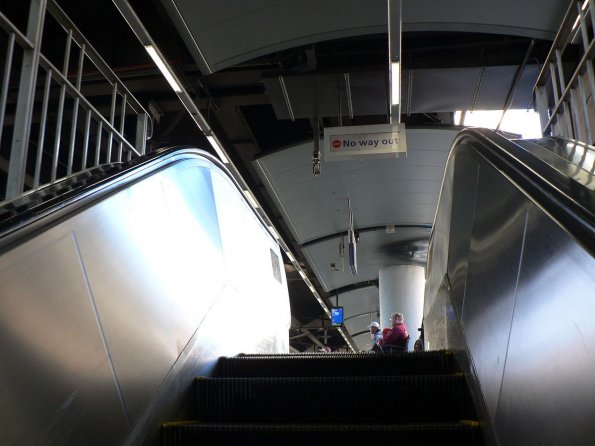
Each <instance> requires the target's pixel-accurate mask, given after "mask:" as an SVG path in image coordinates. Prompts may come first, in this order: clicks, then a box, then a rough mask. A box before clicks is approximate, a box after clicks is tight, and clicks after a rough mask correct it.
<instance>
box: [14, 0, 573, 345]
mask: <svg viewBox="0 0 595 446" xmlns="http://www.w3.org/2000/svg"><path fill="white" fill-rule="evenodd" d="M57 2H58V4H59V5H60V6H61V7H62V8H63V9H64V10H65V11H66V13H67V14H68V15H69V16H70V17H71V19H72V20H73V21H74V22H75V23H76V24H77V26H78V27H79V28H80V29H81V31H82V32H83V33H84V34H85V35H86V36H87V38H88V40H89V41H90V42H91V43H92V44H93V45H94V46H95V47H96V49H97V50H98V51H99V53H100V54H101V55H102V56H103V57H104V58H105V59H106V61H107V62H108V64H109V65H110V66H111V67H112V69H113V70H114V71H115V72H116V73H117V74H118V75H119V76H120V77H121V78H122V80H123V81H124V82H125V84H126V85H127V87H128V88H129V90H130V91H132V92H133V93H134V94H135V95H136V96H137V98H138V99H139V100H140V101H141V102H142V103H143V104H144V105H145V106H146V108H148V109H149V110H150V111H151V112H152V114H153V118H154V126H153V127H154V128H153V138H152V140H151V145H152V147H153V148H157V147H161V146H167V145H180V144H182V145H193V146H198V147H201V148H208V147H209V145H208V144H207V143H206V140H205V138H204V137H203V135H202V134H201V132H200V130H199V129H198V128H197V127H196V125H195V124H194V122H193V121H192V119H190V117H189V116H188V113H187V112H186V110H185V109H184V107H183V106H182V104H181V103H180V101H179V100H178V98H177V96H176V95H175V94H174V93H173V92H172V91H171V89H170V88H169V86H168V85H167V83H166V82H165V80H164V79H163V78H162V77H161V75H160V73H159V72H158V70H157V69H156V68H155V66H154V65H153V63H152V62H151V60H150V59H149V57H148V56H147V54H146V53H145V51H144V49H143V47H142V45H140V43H139V42H138V40H137V39H136V37H135V36H134V34H133V33H132V32H131V30H130V28H129V26H128V24H127V23H126V22H125V21H124V20H123V19H122V17H121V15H120V13H119V12H118V10H117V8H116V7H115V6H114V4H113V3H112V1H110V0H97V1H94V2H93V3H88V2H80V1H78V0H57ZM129 2H130V4H131V5H132V7H133V8H134V9H135V11H136V12H137V14H138V15H139V17H140V19H141V21H142V22H143V24H144V25H145V27H146V28H147V30H148V31H149V33H150V34H151V36H152V37H153V39H154V40H155V41H156V43H157V44H158V46H159V48H160V49H161V51H162V53H163V54H164V55H165V56H166V58H167V59H168V61H169V62H170V64H171V65H172V66H173V67H174V69H175V70H176V73H177V74H178V76H179V77H180V78H181V79H182V80H183V82H184V84H185V85H184V87H185V89H186V90H187V91H189V92H190V93H191V96H192V97H193V99H194V101H195V102H196V104H197V105H198V107H199V108H200V109H201V111H202V112H203V114H204V116H205V118H206V119H207V121H208V122H209V125H210V126H211V127H212V128H213V129H214V130H215V132H216V133H217V135H218V137H219V138H220V140H221V141H222V143H223V145H224V147H225V149H226V151H227V152H228V154H229V156H230V158H231V160H232V161H233V163H234V164H235V165H236V167H237V169H238V170H239V172H240V173H241V174H242V176H243V177H244V178H245V180H246V182H247V183H248V184H249V185H250V187H251V189H252V191H253V192H254V194H255V196H256V197H257V198H258V199H259V201H260V202H261V204H262V205H263V207H264V208H265V210H266V212H267V214H268V215H269V217H270V219H271V221H273V222H274V224H275V226H276V228H277V230H278V231H279V232H280V233H281V235H282V237H283V239H284V240H285V242H286V243H287V245H288V246H290V247H291V248H292V250H293V252H294V254H295V255H296V257H297V258H298V261H299V262H300V265H302V267H303V268H304V271H305V272H306V273H307V275H308V277H309V278H310V280H311V281H312V283H313V284H314V286H315V287H316V289H317V291H318V292H319V293H320V295H321V296H322V297H323V300H325V302H326V303H327V304H328V305H334V304H336V303H337V296H338V299H339V304H340V305H342V306H344V307H345V311H346V315H345V316H346V318H347V321H346V328H347V331H348V333H349V336H350V338H351V339H352V340H353V341H354V342H355V344H356V345H358V347H359V348H363V349H366V348H368V346H369V336H368V335H367V334H366V333H365V331H366V325H367V324H368V323H369V322H370V320H372V319H373V318H376V317H377V313H378V288H377V286H378V270H379V269H380V268H381V267H383V266H387V265H394V264H400V263H420V264H423V263H425V255H426V250H427V242H428V238H429V235H430V232H431V225H432V222H433V218H434V212H435V207H436V203H437V199H438V194H439V189H440V184H441V180H442V174H443V168H444V164H445V162H446V158H447V156H448V150H449V148H450V143H451V142H452V140H453V138H454V136H455V134H456V132H457V130H458V128H457V127H456V126H453V113H452V112H453V111H454V110H459V109H463V110H464V109H502V107H503V106H504V103H505V101H506V98H507V97H508V96H509V94H510V93H511V91H512V93H513V96H512V106H513V108H527V107H531V105H532V93H531V92H532V87H533V83H534V82H535V80H536V77H537V74H538V72H539V70H540V68H541V66H540V63H542V62H543V60H544V59H545V57H546V55H547V52H548V50H549V45H550V44H551V42H550V40H551V39H553V38H554V36H555V33H556V30H557V28H558V25H559V23H560V22H561V20H562V17H563V15H564V12H565V10H566V2H562V1H560V0H522V1H521V0H499V1H487V0H452V1H449V2H444V1H443V0H416V1H405V2H403V3H404V4H403V32H404V33H403V38H402V68H403V72H402V89H401V92H402V94H401V99H402V113H403V115H402V122H404V123H405V124H406V126H407V142H408V154H407V157H404V158H397V159H391V160H371V161H348V162H325V161H324V160H323V164H322V172H321V175H319V176H317V177H314V176H313V175H312V153H313V151H314V149H315V146H314V140H315V139H316V137H315V135H316V132H317V131H318V127H319V126H320V127H322V128H324V127H329V126H341V125H342V126H351V125H367V124H382V123H386V122H388V115H387V114H388V109H389V104H388V99H387V98H388V79H387V62H388V55H387V48H388V43H387V42H388V40H387V19H386V17H387V12H386V7H387V6H386V0H372V1H365V2H364V1H361V0H326V1H325V2H320V1H316V0H302V1H299V2H298V1H295V0H293V1H290V0H253V1H249V2H247V1H243V0H242V1H240V0H226V1H215V0H201V1H196V0H134V1H133V0H129ZM10 3H11V2H8V3H7V6H6V7H7V8H8V9H10V6H11V5H10ZM17 3H18V2H17ZM83 3H84V4H83ZM445 5H448V6H447V7H446V6H445ZM12 6H13V7H14V5H12ZM3 10H4V7H3ZM48 26H49V25H48ZM532 39H535V45H534V46H533V47H532V49H531V52H530V54H527V51H528V49H529V48H530V43H531V40H532ZM44 45H45V46H46V47H47V51H48V52H50V53H51V52H52V45H51V44H50V42H48V41H44ZM571 56H572V54H571V53H569V57H571ZM55 58H56V60H57V62H56V64H57V66H60V65H59V58H60V55H59V54H58V53H56V54H55ZM526 58H527V60H528V63H527V66H526V67H525V69H524V70H523V71H522V73H520V76H519V77H518V82H516V83H515V82H514V79H515V76H516V74H517V71H519V67H520V66H521V64H522V62H523V60H524V59H526ZM346 74H347V78H349V83H347V82H346ZM280 76H282V79H283V81H284V83H285V86H286V88H287V96H288V100H289V103H290V104H291V107H292V111H293V120H292V118H291V116H290V113H289V111H288V106H287V99H286V98H285V97H284V93H283V91H282V88H281V83H280V81H279V77H280ZM83 82H84V84H85V88H86V90H87V91H89V92H92V94H93V96H94V101H95V103H96V104H97V106H98V107H99V108H101V107H108V106H109V100H110V93H111V92H110V91H109V89H106V88H105V87H103V86H101V85H100V84H95V83H94V82H95V81H94V79H93V76H92V73H88V74H87V75H86V76H85V78H84V81H83ZM513 85H514V88H513ZM348 94H350V95H351V99H352V111H353V116H352V117H351V116H350V110H349V107H348V98H347V97H348ZM347 199H349V200H350V202H351V206H352V209H353V211H354V215H355V224H356V228H357V229H358V231H359V237H360V241H359V244H358V254H359V258H358V262H359V271H358V274H357V275H356V276H354V275H352V274H351V273H350V272H348V268H345V267H344V259H343V260H342V258H341V257H340V255H339V244H340V240H341V237H342V236H343V235H344V234H345V231H346V228H347V222H348V221H347V217H348V214H347ZM386 225H395V232H394V233H392V232H391V233H387V231H386ZM285 262H286V265H285V269H286V272H287V277H288V283H289V288H290V297H291V305H292V313H293V322H292V331H291V333H290V337H291V345H292V347H293V348H295V349H296V350H304V349H306V348H312V347H313V346H314V347H315V348H316V347H318V346H320V345H322V344H325V343H326V344H328V345H330V346H331V347H332V348H341V347H344V346H345V342H344V340H343V338H342V337H341V336H339V335H338V333H337V331H336V330H335V329H332V328H330V327H329V323H328V321H327V320H325V316H324V313H323V311H322V310H321V308H320V305H319V304H318V302H317V301H316V300H315V299H314V297H313V295H312V293H311V292H310V290H309V289H308V287H307V286H306V285H305V283H304V282H303V280H302V279H301V277H300V276H299V275H298V274H297V272H296V271H295V268H294V267H293V265H292V264H291V262H289V260H288V259H285ZM333 264H334V266H333ZM410 330H411V331H413V327H412V328H410Z"/></svg>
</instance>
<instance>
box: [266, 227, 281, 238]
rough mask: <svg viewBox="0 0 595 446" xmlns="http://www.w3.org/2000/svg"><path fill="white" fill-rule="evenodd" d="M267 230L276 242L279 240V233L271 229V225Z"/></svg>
mask: <svg viewBox="0 0 595 446" xmlns="http://www.w3.org/2000/svg"><path fill="white" fill-rule="evenodd" d="M268 228H269V232H270V233H271V234H273V237H275V238H276V239H277V240H280V239H281V236H280V235H279V233H278V232H277V230H276V229H275V228H274V227H272V226H271V225H269V226H268Z"/></svg>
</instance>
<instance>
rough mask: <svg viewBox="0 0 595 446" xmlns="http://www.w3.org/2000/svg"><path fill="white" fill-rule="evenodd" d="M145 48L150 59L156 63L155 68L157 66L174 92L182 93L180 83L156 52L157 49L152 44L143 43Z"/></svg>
mask: <svg viewBox="0 0 595 446" xmlns="http://www.w3.org/2000/svg"><path fill="white" fill-rule="evenodd" d="M145 49H146V50H147V53H149V56H151V59H153V62H155V65H157V68H159V70H160V71H161V74H163V76H164V77H165V79H166V80H167V82H169V85H171V88H173V90H174V91H175V92H176V93H182V87H180V84H179V83H178V81H177V80H176V78H175V76H174V74H173V72H172V71H171V69H170V68H169V67H168V66H167V64H166V62H165V61H164V59H163V58H162V57H161V55H160V54H159V53H158V52H157V49H156V48H155V47H154V46H153V45H145Z"/></svg>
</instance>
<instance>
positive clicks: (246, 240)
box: [0, 149, 290, 446]
mask: <svg viewBox="0 0 595 446" xmlns="http://www.w3.org/2000/svg"><path fill="white" fill-rule="evenodd" d="M238 221H241V222H242V225H241V228H238V225H237V222H238ZM0 234H1V236H0V355H1V357H2V367H1V368H0V407H1V408H2V414H3V422H2V424H1V425H0V439H1V440H0V443H2V444H3V445H28V444H31V445H33V444H48V445H49V444H60V445H70V444H85V445H97V446H105V445H117V444H134V443H136V444H156V443H158V441H159V434H160V431H159V422H156V420H159V421H162V420H165V419H171V418H176V417H180V416H184V414H185V413H186V409H185V406H184V404H185V399H186V394H187V392H189V391H191V387H192V377H193V376H194V375H195V374H196V373H201V374H209V373H210V372H209V371H210V369H212V368H213V365H214V362H215V360H216V358H217V357H219V356H221V355H234V354H237V353H239V352H241V351H252V352H259V353H269V354H270V353H277V352H285V351H287V350H288V348H289V345H288V344H289V341H288V336H287V333H288V330H289V326H290V311H289V296H288V292H287V283H286V279H285V275H284V274H283V271H282V270H281V265H282V260H281V252H280V250H279V246H278V244H277V242H276V239H275V238H274V237H273V236H272V235H271V234H270V233H269V231H268V230H267V227H266V225H265V224H264V222H263V221H262V219H261V218H260V216H259V215H258V214H257V213H256V212H255V211H254V210H253V209H252V208H251V207H250V205H249V204H248V202H247V201H246V199H245V197H244V196H243V194H242V190H241V188H240V187H239V185H238V184H236V183H235V182H234V180H233V178H232V177H231V176H230V175H229V174H228V173H227V172H226V170H225V168H224V167H223V166H222V165H220V164H219V163H218V162H217V161H216V160H215V159H213V158H212V157H211V156H210V155H208V154H207V153H205V152H201V151H199V150H195V149H177V150H166V151H162V152H159V153H155V154H152V155H150V156H147V157H144V158H139V159H138V160H135V161H133V162H131V163H123V164H111V165H105V166H101V167H99V168H96V169H92V170H90V171H86V172H83V173H81V174H77V175H75V176H73V177H70V178H66V179H64V180H62V181H60V182H58V183H56V184H54V185H52V186H49V187H44V188H42V189H39V190H36V191H32V192H30V193H28V194H26V195H24V196H21V197H19V198H17V199H15V200H13V201H11V202H8V203H4V204H3V206H1V207H0ZM246 252H249V253H250V260H249V261H247V260H246ZM246 277H253V278H255V280H254V281H249V280H246ZM263 308H266V312H264V311H262V309H263ZM230 311H237V312H240V313H242V314H243V315H244V318H245V321H244V324H245V327H246V330H247V331H246V333H245V335H244V336H242V338H241V339H237V338H235V337H234V338H232V337H226V336H225V333H224V332H222V331H221V327H224V326H225V325H226V323H227V322H226V321H229V320H231V317H230Z"/></svg>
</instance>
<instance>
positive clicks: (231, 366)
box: [215, 351, 458, 377]
mask: <svg viewBox="0 0 595 446" xmlns="http://www.w3.org/2000/svg"><path fill="white" fill-rule="evenodd" d="M456 371H458V368H457V366H456V363H455V361H454V355H453V354H452V353H451V352H441V351H436V352H410V353H403V354H391V355H382V354H376V353H363V354H361V353H360V354H334V355H333V354H330V355H329V354H318V355H317V354H310V355H295V354H292V355H240V356H236V357H229V358H227V357H224V358H219V361H218V362H217V367H216V369H215V376H220V377H234V376H237V377H242V376H243V377H263V376H345V375H349V376H369V375H375V376H380V375H386V376H388V375H417V374H428V375H429V374H449V373H454V372H456Z"/></svg>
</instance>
